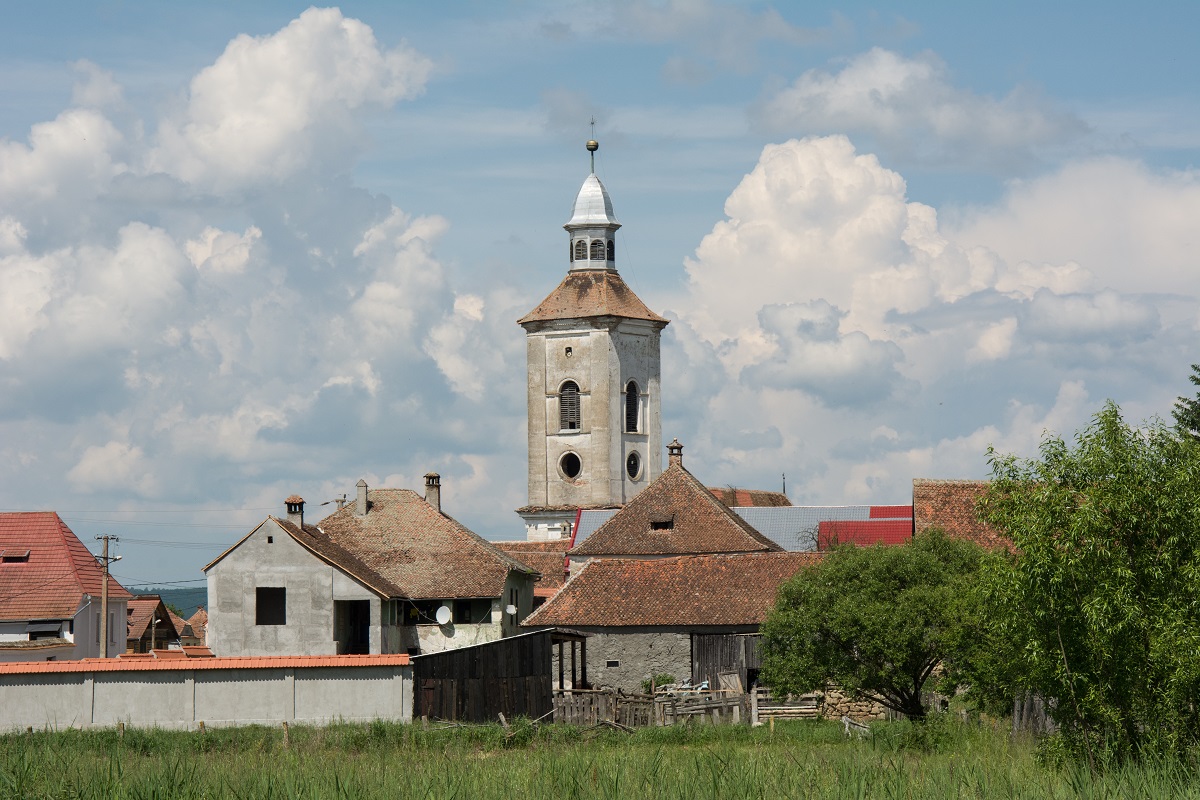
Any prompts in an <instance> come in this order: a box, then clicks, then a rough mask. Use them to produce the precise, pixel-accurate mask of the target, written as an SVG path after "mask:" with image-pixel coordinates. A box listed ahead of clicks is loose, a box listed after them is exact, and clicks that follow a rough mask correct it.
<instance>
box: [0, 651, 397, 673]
mask: <svg viewBox="0 0 1200 800" xmlns="http://www.w3.org/2000/svg"><path fill="white" fill-rule="evenodd" d="M169 652H173V653H174V652H179V651H169ZM157 655H158V652H157V651H156V652H155V656H157ZM148 656H149V654H148V653H147V654H143V657H142V658H85V659H82V660H80V661H28V662H14V663H10V664H4V663H0V675H21V674H26V673H29V674H36V673H47V672H146V671H155V670H158V671H170V670H181V669H182V670H189V669H287V668H293V667H388V666H394V667H405V666H408V665H409V663H410V662H409V658H408V655H406V654H404V653H396V654H390V655H368V656H237V657H228V656H227V657H223V658H187V657H186V656H184V657H179V658H167V659H163V658H157V657H156V658H150V657H148Z"/></svg>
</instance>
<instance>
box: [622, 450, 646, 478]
mask: <svg viewBox="0 0 1200 800" xmlns="http://www.w3.org/2000/svg"><path fill="white" fill-rule="evenodd" d="M625 474H626V475H628V476H629V477H630V479H631V480H635V481H636V480H637V479H638V478H639V477H641V475H642V457H641V456H639V455H638V454H637V453H636V452H634V453H630V454H629V458H627V459H625Z"/></svg>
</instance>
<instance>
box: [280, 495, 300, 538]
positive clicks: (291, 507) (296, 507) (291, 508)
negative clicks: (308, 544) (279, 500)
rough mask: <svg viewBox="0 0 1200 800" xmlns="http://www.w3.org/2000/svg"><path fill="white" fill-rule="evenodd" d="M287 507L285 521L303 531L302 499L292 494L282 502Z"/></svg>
mask: <svg viewBox="0 0 1200 800" xmlns="http://www.w3.org/2000/svg"><path fill="white" fill-rule="evenodd" d="M283 504H284V505H285V506H286V507H287V521H288V522H290V523H292V524H293V525H295V526H296V527H297V528H299V529H300V530H304V498H303V497H301V496H300V495H298V494H294V495H292V496H291V497H289V498H288V499H287V500H284V501H283Z"/></svg>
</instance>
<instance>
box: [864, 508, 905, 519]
mask: <svg viewBox="0 0 1200 800" xmlns="http://www.w3.org/2000/svg"><path fill="white" fill-rule="evenodd" d="M912 515H913V509H912V506H911V505H907V506H871V513H870V517H871V519H912Z"/></svg>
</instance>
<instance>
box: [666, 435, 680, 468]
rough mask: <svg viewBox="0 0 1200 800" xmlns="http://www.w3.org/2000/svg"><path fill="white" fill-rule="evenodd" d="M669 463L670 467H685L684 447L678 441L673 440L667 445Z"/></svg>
mask: <svg viewBox="0 0 1200 800" xmlns="http://www.w3.org/2000/svg"><path fill="white" fill-rule="evenodd" d="M667 462H668V466H671V465H674V464H678V465H679V466H681V467H682V466H683V445H681V444H680V443H679V440H678V439H672V440H671V443H670V444H669V445H667Z"/></svg>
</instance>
